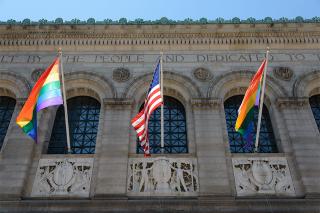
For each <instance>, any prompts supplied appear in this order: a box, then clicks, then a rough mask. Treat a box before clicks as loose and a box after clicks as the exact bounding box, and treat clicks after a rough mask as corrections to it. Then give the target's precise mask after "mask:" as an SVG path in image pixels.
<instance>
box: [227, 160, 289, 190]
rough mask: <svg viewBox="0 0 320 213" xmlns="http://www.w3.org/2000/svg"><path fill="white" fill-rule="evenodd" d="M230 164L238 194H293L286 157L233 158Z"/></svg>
mask: <svg viewBox="0 0 320 213" xmlns="http://www.w3.org/2000/svg"><path fill="white" fill-rule="evenodd" d="M232 164H233V172H234V177H235V184H236V191H237V195H238V196H253V195H259V194H262V195H263V194H268V195H277V196H279V195H280V196H281V195H282V196H295V190H294V187H293V183H292V178H291V174H290V170H289V167H288V163H287V160H286V158H284V157H265V158H261V157H260V158H258V157H256V158H233V159H232Z"/></svg>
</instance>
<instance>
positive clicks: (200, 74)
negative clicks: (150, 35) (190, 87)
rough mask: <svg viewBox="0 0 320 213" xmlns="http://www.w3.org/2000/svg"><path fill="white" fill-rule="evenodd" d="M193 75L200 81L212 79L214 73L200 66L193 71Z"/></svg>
mask: <svg viewBox="0 0 320 213" xmlns="http://www.w3.org/2000/svg"><path fill="white" fill-rule="evenodd" d="M193 76H194V77H195V78H196V79H197V80H199V81H203V82H205V81H209V80H211V79H212V77H213V76H212V74H211V73H210V72H209V70H207V69H205V68H203V67H199V68H197V69H195V70H194V71H193Z"/></svg>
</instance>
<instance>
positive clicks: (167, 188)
mask: <svg viewBox="0 0 320 213" xmlns="http://www.w3.org/2000/svg"><path fill="white" fill-rule="evenodd" d="M127 191H128V195H129V196H131V195H132V196H170V195H172V196H176V195H182V196H196V195H197V192H198V191H199V182H198V172H197V164H196V159H194V158H166V157H158V158H131V159H130V160H129V165H128V189H127Z"/></svg>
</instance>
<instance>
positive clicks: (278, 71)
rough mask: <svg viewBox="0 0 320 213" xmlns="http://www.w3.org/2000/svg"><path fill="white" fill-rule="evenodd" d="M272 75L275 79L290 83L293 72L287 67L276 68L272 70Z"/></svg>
mask: <svg viewBox="0 0 320 213" xmlns="http://www.w3.org/2000/svg"><path fill="white" fill-rule="evenodd" d="M273 74H274V76H275V77H276V78H279V79H281V80H283V81H290V80H291V79H292V76H293V71H292V70H291V69H290V68H289V67H276V68H274V69H273Z"/></svg>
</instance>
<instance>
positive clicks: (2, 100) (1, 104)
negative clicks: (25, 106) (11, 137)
mask: <svg viewBox="0 0 320 213" xmlns="http://www.w3.org/2000/svg"><path fill="white" fill-rule="evenodd" d="M15 105H16V100H14V99H13V98H10V97H7V96H0V149H1V147H2V144H3V141H4V138H5V137H6V134H7V130H8V127H9V124H10V120H11V117H12V113H13V111H14V107H15Z"/></svg>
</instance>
